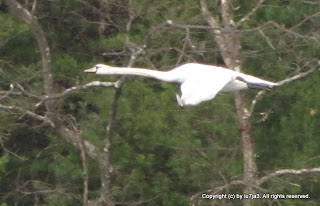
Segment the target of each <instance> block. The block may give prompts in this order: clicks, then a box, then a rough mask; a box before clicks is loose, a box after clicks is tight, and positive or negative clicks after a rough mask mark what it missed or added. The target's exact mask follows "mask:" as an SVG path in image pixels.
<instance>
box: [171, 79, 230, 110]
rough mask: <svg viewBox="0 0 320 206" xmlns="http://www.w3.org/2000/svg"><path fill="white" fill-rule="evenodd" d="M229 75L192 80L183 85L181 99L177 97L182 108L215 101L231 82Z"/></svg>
mask: <svg viewBox="0 0 320 206" xmlns="http://www.w3.org/2000/svg"><path fill="white" fill-rule="evenodd" d="M231 80H232V77H231V76H229V75H224V76H222V75H218V76H214V77H213V76H211V75H209V76H207V77H204V78H191V79H188V80H186V81H185V82H184V83H182V84H181V93H182V95H181V97H179V96H177V100H178V103H179V104H180V106H193V105H197V104H200V103H201V102H203V101H208V100H211V99H213V98H214V97H215V96H216V95H217V93H218V92H219V91H220V90H221V89H222V88H223V87H224V86H225V85H226V84H228V83H229V82H230V81H231Z"/></svg>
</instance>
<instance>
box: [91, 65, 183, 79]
mask: <svg viewBox="0 0 320 206" xmlns="http://www.w3.org/2000/svg"><path fill="white" fill-rule="evenodd" d="M97 74H98V75H135V76H144V77H150V78H155V79H158V80H161V81H166V82H177V81H178V80H179V77H178V76H176V75H174V74H173V73H172V72H171V71H156V70H149V69H142V68H123V67H111V68H106V69H103V70H102V69H101V70H98V71H97Z"/></svg>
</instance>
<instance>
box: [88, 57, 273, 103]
mask: <svg viewBox="0 0 320 206" xmlns="http://www.w3.org/2000/svg"><path fill="white" fill-rule="evenodd" d="M85 72H87V73H94V74H97V75H136V76H144V77H150V78H155V79H158V80H161V81H165V82H175V83H179V84H180V85H181V97H180V96H179V95H177V101H178V104H179V105H180V106H188V105H190V106H193V105H197V104H199V103H201V102H203V101H208V100H211V99H213V98H214V97H215V96H216V95H217V93H218V92H236V91H240V90H243V89H248V88H259V89H269V88H272V87H274V86H277V85H278V84H276V83H273V82H269V81H265V80H263V79H259V78H257V77H254V76H250V75H247V74H243V73H240V72H235V71H232V70H230V69H226V68H223V67H217V66H210V65H204V64H198V63H186V64H184V65H181V66H179V67H177V68H174V69H172V70H170V71H156V70H149V69H140V68H126V67H111V66H107V65H103V64H97V65H96V66H95V67H93V68H91V69H87V70H85Z"/></svg>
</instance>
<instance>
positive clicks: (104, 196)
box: [4, 0, 114, 206]
mask: <svg viewBox="0 0 320 206" xmlns="http://www.w3.org/2000/svg"><path fill="white" fill-rule="evenodd" d="M4 2H5V3H6V4H7V5H8V6H9V7H10V8H11V9H12V11H13V12H14V13H15V14H16V15H17V16H18V17H19V18H21V19H22V20H23V21H24V22H25V23H26V24H28V25H29V26H30V29H31V31H32V32H33V34H34V36H35V38H36V41H37V43H38V47H39V50H40V53H41V58H42V71H43V86H44V92H45V95H46V96H52V95H53V94H54V84H53V75H52V72H51V55H50V47H49V45H48V42H47V39H46V36H45V33H44V31H43V29H42V28H41V25H40V24H39V22H38V20H37V18H36V17H34V16H33V15H32V14H31V13H30V12H29V11H28V10H26V9H24V8H23V7H22V5H21V4H19V3H18V2H17V1H15V0H4ZM56 105H57V103H56V100H55V99H52V100H48V101H46V110H47V116H48V118H49V119H50V120H51V121H52V122H53V124H54V131H55V132H56V134H57V135H59V136H60V137H62V138H63V139H65V140H66V141H67V142H69V143H71V144H72V145H73V146H75V147H77V148H78V149H80V150H81V149H83V150H84V151H85V153H86V154H87V155H88V156H90V157H91V158H92V159H94V160H95V161H96V162H97V164H98V165H99V168H100V171H101V187H102V188H101V200H100V202H103V203H104V205H108V206H109V205H111V206H112V205H114V203H113V200H112V197H111V192H110V191H111V190H110V177H109V172H107V171H109V170H110V163H109V156H108V155H109V153H108V152H100V151H99V150H98V149H97V148H96V147H95V146H94V145H92V144H91V143H90V142H88V141H84V139H83V137H82V133H81V132H79V130H77V129H76V128H72V129H69V128H68V127H67V126H66V125H64V124H63V121H62V120H61V119H60V115H59V112H58V111H57V106H56Z"/></svg>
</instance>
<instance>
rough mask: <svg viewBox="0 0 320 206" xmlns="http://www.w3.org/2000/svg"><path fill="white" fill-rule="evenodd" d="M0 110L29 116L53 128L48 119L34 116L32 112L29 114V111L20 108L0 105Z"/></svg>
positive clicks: (53, 125)
mask: <svg viewBox="0 0 320 206" xmlns="http://www.w3.org/2000/svg"><path fill="white" fill-rule="evenodd" d="M0 109H2V110H7V111H17V112H19V113H22V114H24V115H27V116H30V117H32V118H34V119H37V120H40V121H43V122H45V123H47V124H49V125H50V126H51V127H55V124H54V123H53V122H52V121H51V120H50V119H49V118H48V117H43V116H41V115H38V114H36V113H34V112H31V111H29V110H26V109H23V108H21V107H16V106H7V105H3V104H0Z"/></svg>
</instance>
